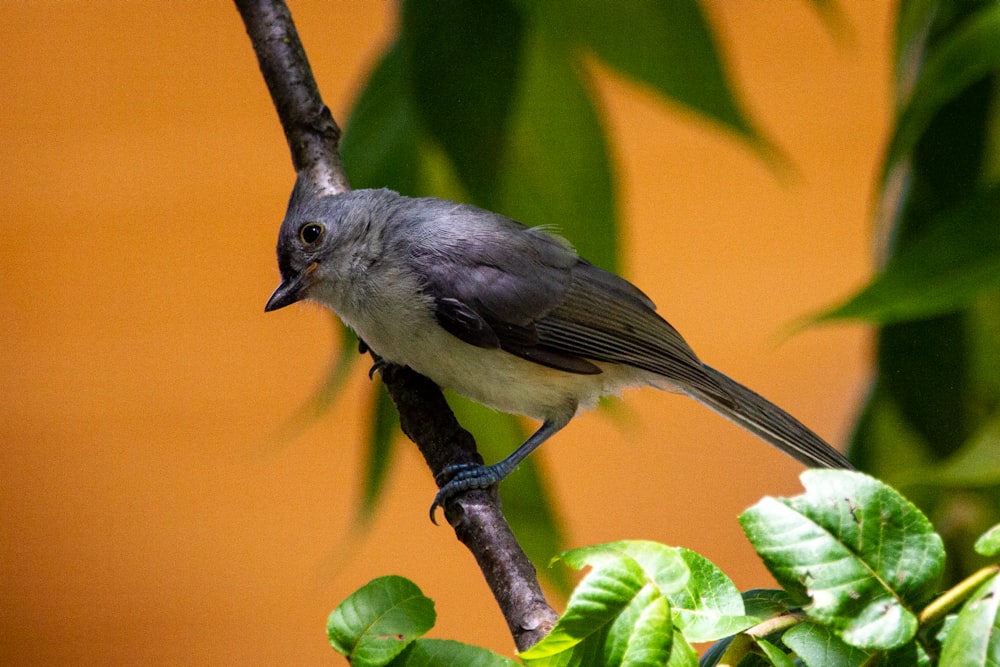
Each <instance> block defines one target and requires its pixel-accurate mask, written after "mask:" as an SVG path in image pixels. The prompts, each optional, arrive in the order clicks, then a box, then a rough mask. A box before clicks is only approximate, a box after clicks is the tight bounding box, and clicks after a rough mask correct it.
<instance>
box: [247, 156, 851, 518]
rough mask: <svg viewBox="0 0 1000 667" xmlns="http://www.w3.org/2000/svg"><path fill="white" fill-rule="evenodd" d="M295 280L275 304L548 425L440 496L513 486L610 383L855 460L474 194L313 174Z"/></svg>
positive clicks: (285, 279)
mask: <svg viewBox="0 0 1000 667" xmlns="http://www.w3.org/2000/svg"><path fill="white" fill-rule="evenodd" d="M277 258H278V268H279V271H280V274H281V282H280V284H279V286H278V287H277V288H276V289H275V290H274V292H273V293H272V295H271V297H270V298H269V299H268V301H267V303H266V305H265V308H264V309H265V311H273V310H277V309H279V308H284V307H286V306H289V305H291V304H293V303H296V302H298V301H302V300H308V301H312V302H315V303H318V304H320V305H322V306H324V307H326V308H328V309H330V310H332V311H333V312H334V313H335V314H336V315H337V316H338V317H339V318H340V319H341V320H342V321H343V322H344V324H346V325H347V326H349V327H350V328H351V329H353V330H354V332H355V333H356V334H357V335H358V337H359V339H360V340H362V341H363V342H364V343H365V345H366V346H367V347H368V348H369V349H371V350H372V351H373V352H375V353H376V355H377V356H378V357H379V358H380V359H381V360H382V362H384V363H389V364H396V365H401V366H408V367H409V368H411V369H413V370H414V371H416V372H417V373H420V374H421V375H424V376H425V377H427V378H429V379H431V380H432V381H433V382H435V383H436V384H437V385H438V386H440V387H442V388H447V389H451V390H453V391H455V392H457V393H458V394H461V395H463V396H466V397H467V398H470V399H472V400H473V401H475V402H478V403H481V404H484V405H486V406H489V407H491V408H494V409H496V410H499V411H501V412H505V413H510V414H518V415H524V416H526V417H529V418H531V419H534V420H536V421H538V422H541V424H540V426H539V427H538V428H537V430H535V431H534V433H532V435H531V436H530V437H528V438H527V440H525V442H524V443H523V444H521V445H520V446H519V447H517V448H516V449H515V450H514V451H513V452H512V453H511V454H509V455H508V456H506V457H505V458H503V459H502V460H500V461H498V462H497V463H493V464H491V465H485V464H461V465H456V466H451V467H449V468H446V469H445V471H443V474H442V475H439V477H441V478H442V479H443V480H447V481H444V483H443V485H441V486H440V488H439V490H438V492H437V494H436V495H435V497H434V501H433V503H432V505H431V510H430V514H431V520H432V521H433V520H434V514H435V511H436V509H437V508H438V507H443V506H445V505H446V504H447V503H449V502H450V501H451V500H452V499H454V498H455V497H456V496H457V495H459V494H461V493H462V492H464V491H467V490H469V489H476V488H488V487H491V486H494V485H496V484H499V483H500V481H501V480H503V479H504V478H505V477H506V476H507V475H508V474H509V473H510V472H512V471H513V470H514V469H515V468H516V467H517V466H518V465H519V464H520V463H521V462H522V461H523V460H524V459H525V458H526V457H527V456H528V455H529V454H531V453H532V452H533V451H534V450H535V449H537V448H538V447H539V446H540V445H541V444H542V443H543V442H545V441H546V440H548V439H549V438H550V437H552V436H553V435H554V434H555V433H557V432H558V431H559V430H560V429H562V428H563V427H565V426H566V425H567V424H568V423H569V422H570V420H571V419H573V417H574V416H576V415H577V414H578V413H579V412H580V411H582V410H586V409H589V408H592V407H594V405H595V404H596V403H597V402H598V400H599V399H601V398H602V397H604V396H607V395H618V394H620V393H621V392H622V391H623V390H625V389H628V388H631V387H641V386H652V387H655V388H658V389H662V390H666V391H670V392H675V393H681V394H685V395H687V396H689V397H691V398H693V399H695V400H696V401H699V402H700V403H702V404H704V405H706V406H707V407H709V408H711V409H712V410H714V411H715V412H717V413H719V414H720V415H722V416H724V417H726V418H728V419H729V420H731V421H733V422H735V423H736V424H738V425H740V426H742V427H743V428H745V429H746V430H748V431H749V432H751V433H753V434H754V435H756V436H757V437H759V438H760V439H762V440H764V441H765V442H767V443H769V444H771V445H773V446H775V447H777V448H778V449H779V450H781V451H783V452H785V453H786V454H788V455H790V456H792V457H794V458H795V459H797V460H798V461H800V462H801V463H803V464H805V465H806V466H807V467H823V468H840V469H848V470H852V469H854V467H853V466H852V464H851V463H850V462H849V461H848V460H847V458H845V457H844V456H843V455H842V454H841V453H840V452H838V451H837V450H836V449H834V448H833V447H831V446H830V445H829V444H828V443H827V442H826V441H824V440H823V439H822V438H821V437H819V436H818V435H816V434H815V433H814V432H813V431H811V430H810V429H809V428H807V427H806V426H805V425H803V424H802V423H801V422H799V421H798V420H797V419H795V418H794V417H792V416H791V415H790V414H788V413H787V412H785V411H784V410H782V409H781V408H779V407H778V406H777V405H775V404H774V403H772V402H770V401H768V400H767V399H765V398H764V397H762V396H760V395H759V394H757V393H756V392H754V391H752V390H751V389H749V388H747V387H745V386H744V385H742V384H740V383H739V382H737V381H735V380H733V379H731V378H729V377H728V376H727V375H725V374H723V373H722V372H720V371H717V370H715V369H714V368H712V367H711V366H709V365H707V364H706V363H704V362H703V361H701V359H700V358H699V357H698V355H696V354H695V352H694V350H693V349H692V348H691V346H690V345H688V343H687V342H686V341H685V340H684V338H683V337H682V336H681V335H680V333H678V332H677V330H676V329H675V328H674V327H673V326H671V325H670V324H669V323H668V322H667V321H666V320H665V319H663V318H662V317H661V316H660V315H659V314H658V313H657V311H656V306H655V305H654V303H653V301H652V300H651V299H650V298H649V297H648V296H646V294H644V293H643V292H642V291H641V290H640V289H639V288H637V287H636V286H634V285H633V284H632V283H630V282H629V281H627V280H625V279H624V278H622V277H620V276H618V275H616V274H614V273H611V272H608V271H605V270H603V269H600V268H598V267H596V266H594V265H593V264H591V263H590V262H588V261H587V260H585V259H583V258H582V257H580V256H579V255H578V254H577V252H576V251H575V250H574V248H573V246H572V245H571V244H570V243H569V242H568V241H567V240H565V239H563V238H562V237H560V236H558V235H556V234H554V233H552V232H551V231H549V230H547V229H544V228H541V227H529V226H526V225H524V224H522V223H520V222H517V221H515V220H513V219H511V218H509V217H507V216H504V215H501V214H498V213H493V212H491V211H488V210H485V209H482V208H478V207H475V206H472V205H469V204H463V203H458V202H453V201H449V200H445V199H438V198H434V197H420V198H412V197H406V196H403V195H400V194H398V193H396V192H394V191H392V190H388V189H362V190H350V191H347V192H342V193H337V194H329V193H326V192H323V191H321V190H319V189H318V188H317V187H316V186H314V185H313V184H312V183H311V181H310V180H309V178H308V177H307V176H306V175H305V172H303V173H300V174H299V176H298V178H297V179H296V183H295V186H294V187H293V190H292V194H291V197H290V198H289V202H288V208H287V211H286V214H285V217H284V219H283V221H282V223H281V227H280V229H279V232H278V243H277Z"/></svg>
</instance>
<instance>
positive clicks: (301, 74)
mask: <svg viewBox="0 0 1000 667" xmlns="http://www.w3.org/2000/svg"><path fill="white" fill-rule="evenodd" d="M235 1H236V7H237V9H238V10H239V12H240V15H241V16H242V18H243V23H244V24H245V25H246V29H247V34H248V35H249V36H250V41H251V43H252V44H253V48H254V51H255V53H256V54H257V60H258V62H259V63H260V69H261V73H262V74H263V75H264V81H265V82H266V83H267V88H268V91H270V93H271V98H272V100H273V101H274V106H275V109H276V110H277V112H278V118H279V119H280V121H281V126H282V129H283V130H284V132H285V138H286V139H287V141H288V148H289V150H290V151H291V155H292V164H293V166H294V167H295V170H296V172H303V171H305V172H306V173H307V174H308V177H309V179H310V180H311V181H312V182H313V183H314V184H316V185H317V186H318V187H320V188H322V189H323V190H324V191H326V192H330V193H332V194H338V193H342V192H346V191H348V190H349V189H350V185H349V182H348V179H347V175H346V173H345V172H344V166H343V163H342V161H341V159H340V151H339V143H340V128H339V127H338V126H337V123H336V121H335V120H334V119H333V116H332V114H331V113H330V110H329V109H328V108H327V107H326V105H325V104H324V103H323V100H322V97H321V96H320V94H319V88H318V87H317V85H316V80H315V79H314V78H313V74H312V70H311V68H310V67H309V61H308V59H307V58H306V54H305V50H304V49H303V47H302V43H301V41H300V40H299V37H298V32H297V31H296V30H295V25H294V23H293V22H292V17H291V14H290V12H289V11H288V8H287V7H286V6H285V4H284V2H282V1H280V0H235ZM372 357H373V358H374V359H375V360H376V361H378V358H377V357H376V355H375V354H374V353H373V354H372ZM382 379H383V382H384V383H385V386H386V389H387V390H388V391H389V395H390V396H391V397H392V400H393V402H394V403H395V405H396V409H397V410H398V411H399V416H400V424H401V425H402V428H403V432H404V433H405V434H406V435H407V437H409V438H410V439H411V440H413V442H415V443H416V444H417V447H419V449H420V452H421V454H423V456H424V459H425V460H426V461H427V465H428V466H429V467H430V469H431V472H432V473H433V474H434V477H435V479H438V478H439V475H440V473H441V472H442V471H443V470H444V469H445V468H447V467H448V466H450V465H455V464H460V463H469V462H482V459H481V458H480V457H479V454H478V453H477V451H476V443H475V440H474V439H473V438H472V436H471V435H470V434H469V432H468V431H466V430H464V429H463V428H462V427H461V426H460V425H459V424H458V421H457V420H456V419H455V416H454V414H453V413H452V412H451V409H450V408H449V407H448V404H447V402H446V401H445V399H444V396H443V395H442V394H441V390H440V389H439V388H438V387H437V385H435V384H434V383H433V382H431V381H430V380H428V379H427V378H425V377H423V376H422V375H419V374H417V373H415V372H414V371H412V370H410V369H409V368H401V367H398V366H383V372H382ZM446 516H447V518H448V522H449V523H450V524H451V525H452V527H453V528H454V529H455V535H456V536H457V537H458V539H459V540H460V541H461V542H462V543H463V544H464V545H465V546H466V547H467V548H468V549H469V551H471V552H472V554H473V556H474V557H475V559H476V562H477V563H478V564H479V567H480V569H481V570H482V572H483V576H484V577H485V578H486V581H487V583H488V584H489V586H490V589H491V590H492V591H493V595H494V597H495V598H496V600H497V603H498V604H499V606H500V610H501V612H502V613H503V615H504V618H505V619H506V620H507V626H508V628H509V629H510V632H511V635H512V636H513V638H514V643H515V645H516V646H517V648H518V650H521V651H523V650H525V649H527V648H528V647H530V646H532V645H533V644H535V643H536V642H537V641H538V640H539V639H541V638H542V637H544V636H545V635H546V634H547V633H548V631H549V630H550V629H551V627H552V625H553V624H554V623H555V620H556V618H557V616H556V613H555V612H554V611H553V610H552V608H551V607H550V606H549V605H548V603H547V602H546V601H545V597H544V596H543V595H542V591H541V587H540V586H539V584H538V579H537V576H536V573H535V568H534V566H533V565H532V564H531V562H530V561H529V560H528V557H527V556H526V555H525V554H524V551H523V550H522V549H521V547H520V545H519V544H518V542H517V539H516V538H515V537H514V534H513V533H512V532H511V530H510V526H509V525H508V524H507V521H506V519H505V518H504V516H503V513H502V511H501V509H500V502H499V499H498V497H497V495H496V492H495V489H490V490H475V491H470V492H467V493H465V494H463V495H460V496H459V497H457V498H456V499H455V500H454V501H452V502H451V503H450V504H449V506H448V507H447V508H446Z"/></svg>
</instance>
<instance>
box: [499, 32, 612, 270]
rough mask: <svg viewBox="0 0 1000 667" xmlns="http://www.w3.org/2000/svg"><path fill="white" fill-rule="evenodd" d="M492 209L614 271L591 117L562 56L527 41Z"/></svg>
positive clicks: (603, 171)
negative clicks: (560, 238) (561, 239)
mask: <svg viewBox="0 0 1000 667" xmlns="http://www.w3.org/2000/svg"><path fill="white" fill-rule="evenodd" d="M492 177H493V178H494V179H495V188H496V189H495V196H494V199H493V201H492V202H487V204H488V205H490V206H491V207H494V208H496V209H497V210H499V211H500V212H501V213H503V214H505V215H508V216H510V217H512V218H514V219H516V220H519V221H521V222H523V223H524V224H526V225H529V226H532V227H536V226H544V227H548V228H549V229H551V230H552V231H554V232H557V233H560V234H563V235H565V236H566V237H567V238H568V239H569V240H570V241H571V242H572V243H573V245H574V246H575V247H576V249H577V250H578V251H579V252H580V254H581V255H582V256H583V257H586V258H587V259H588V260H589V261H591V262H593V263H594V264H596V265H598V266H600V267H601V268H604V269H608V270H614V269H615V267H616V265H617V235H616V227H615V192H614V186H613V183H612V178H611V165H610V160H609V158H608V149H607V144H606V140H605V137H604V130H603V128H602V127H601V123H600V120H599V118H598V115H597V111H596V110H595V109H594V106H593V102H592V101H591V97H590V94H589V92H588V90H587V89H586V87H585V86H584V85H583V83H582V82H581V80H580V74H579V71H578V70H577V68H576V67H574V65H573V63H572V60H571V58H570V55H569V53H568V52H567V51H566V50H565V49H564V48H561V47H560V45H558V44H557V43H555V42H554V41H553V40H549V39H546V35H544V34H541V33H539V32H537V31H535V32H532V33H531V34H530V35H528V36H527V39H526V44H525V52H524V56H523V64H522V73H521V79H520V81H519V84H518V91H517V97H516V100H515V104H514V107H513V109H512V110H511V112H510V119H509V132H508V135H507V145H506V149H505V151H504V154H503V159H502V161H501V164H500V170H499V172H498V173H496V174H493V175H492Z"/></svg>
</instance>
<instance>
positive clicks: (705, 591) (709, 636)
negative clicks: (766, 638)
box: [668, 548, 755, 642]
mask: <svg viewBox="0 0 1000 667" xmlns="http://www.w3.org/2000/svg"><path fill="white" fill-rule="evenodd" d="M677 551H678V553H680V555H681V558H683V559H684V563H685V564H686V565H687V566H688V569H689V570H690V571H691V575H690V576H689V577H688V580H687V584H686V585H685V586H684V590H682V591H680V592H678V593H672V594H670V595H669V596H668V597H669V598H670V607H671V609H672V610H673V613H674V623H675V624H676V625H677V627H678V628H680V630H681V632H682V633H683V634H684V637H685V638H687V640H688V641H692V642H707V641H714V640H716V639H720V638H722V637H726V636H728V635H732V634H735V633H737V632H741V631H742V630H746V629H747V628H749V627H750V626H752V625H754V623H755V619H753V618H751V617H749V616H747V615H746V613H745V611H744V608H743V597H742V596H741V595H740V591H739V589H738V588H736V584H734V583H733V582H732V580H731V579H730V578H729V577H727V576H726V575H725V574H723V572H722V570H720V569H719V568H717V567H716V566H715V564H714V563H712V562H711V561H710V560H708V559H707V558H705V557H704V556H702V555H700V554H698V553H695V552H694V551H691V550H690V549H684V548H678V549H677Z"/></svg>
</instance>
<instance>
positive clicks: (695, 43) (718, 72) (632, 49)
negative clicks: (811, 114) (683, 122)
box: [546, 0, 760, 142]
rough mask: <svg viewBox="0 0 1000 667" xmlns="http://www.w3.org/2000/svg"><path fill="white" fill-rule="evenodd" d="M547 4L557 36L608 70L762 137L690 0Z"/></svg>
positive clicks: (751, 135)
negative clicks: (583, 51) (740, 100)
mask: <svg viewBox="0 0 1000 667" xmlns="http://www.w3.org/2000/svg"><path fill="white" fill-rule="evenodd" d="M546 9H547V10H548V11H549V17H548V20H549V21H550V22H551V23H552V24H554V25H555V26H558V30H559V32H560V34H563V35H568V38H569V39H571V40H573V41H574V42H575V43H576V44H578V45H579V46H580V47H583V48H586V49H589V50H591V51H593V52H594V53H595V54H596V55H597V56H598V57H599V58H601V60H603V61H604V62H606V63H607V64H608V65H610V66H611V67H614V68H615V69H617V70H619V71H621V72H622V73H623V74H625V75H626V76H628V77H630V78H632V79H634V80H636V81H638V82H641V83H643V84H645V85H647V86H650V87H651V88H653V90H655V91H657V92H659V93H660V94H661V95H664V96H665V97H667V98H669V99H672V100H674V101H676V102H679V103H680V104H682V105H684V106H686V107H688V108H689V109H692V110H694V111H696V112H698V113H700V114H703V115H705V116H707V117H709V118H711V119H714V120H716V121H718V122H720V123H722V124H724V125H725V126H726V127H728V128H729V129H731V130H732V131H734V132H736V133H737V134H739V135H741V136H742V137H743V138H745V139H748V140H750V141H751V142H758V141H760V136H759V135H758V133H757V132H756V131H755V130H754V128H753V126H752V125H751V123H750V120H749V118H748V117H747V116H746V115H745V114H744V112H743V111H742V110H741V108H740V105H739V102H738V101H737V99H736V96H735V94H734V93H733V90H732V86H731V85H730V83H729V81H728V77H727V76H726V72H725V70H724V68H723V65H722V58H721V57H720V55H719V50H718V48H717V47H716V44H715V40H714V39H713V38H712V33H711V31H710V30H709V26H708V23H707V21H706V20H705V17H704V16H703V14H702V11H701V8H700V6H699V3H698V2H696V1H695V0H671V1H670V2H657V1H656V0H630V1H629V2H616V1H615V0H553V1H551V2H549V4H548V5H547V6H546Z"/></svg>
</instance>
